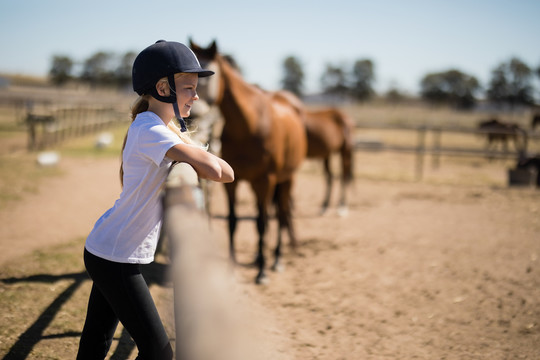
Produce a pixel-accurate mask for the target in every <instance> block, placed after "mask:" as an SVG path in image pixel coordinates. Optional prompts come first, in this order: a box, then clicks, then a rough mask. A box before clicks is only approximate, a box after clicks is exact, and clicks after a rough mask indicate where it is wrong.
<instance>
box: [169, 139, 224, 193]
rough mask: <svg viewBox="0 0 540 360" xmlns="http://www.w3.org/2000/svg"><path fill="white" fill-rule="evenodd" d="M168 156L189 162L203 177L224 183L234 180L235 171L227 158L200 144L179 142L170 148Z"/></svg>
mask: <svg viewBox="0 0 540 360" xmlns="http://www.w3.org/2000/svg"><path fill="white" fill-rule="evenodd" d="M166 156H167V157H168V158H169V159H172V160H175V161H178V162H185V163H188V164H189V165H191V166H192V167H193V169H195V171H196V172H197V174H198V175H199V177H200V178H202V179H208V180H213V181H217V182H222V183H228V182H233V181H234V171H233V169H232V168H231V166H230V165H229V164H228V163H227V162H226V161H225V160H223V159H221V158H219V157H217V156H215V155H214V154H211V153H209V152H207V151H206V150H204V149H202V148H200V147H199V146H196V145H189V144H178V145H175V146H173V147H172V148H170V149H169V150H168V151H167V153H166Z"/></svg>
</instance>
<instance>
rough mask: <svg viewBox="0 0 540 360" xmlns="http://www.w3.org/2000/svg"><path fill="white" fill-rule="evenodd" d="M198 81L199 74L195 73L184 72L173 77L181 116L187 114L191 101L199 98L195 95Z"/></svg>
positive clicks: (186, 115) (189, 110)
mask: <svg viewBox="0 0 540 360" xmlns="http://www.w3.org/2000/svg"><path fill="white" fill-rule="evenodd" d="M198 82H199V76H198V75H197V74H187V73H184V74H182V75H180V76H178V77H175V79H174V84H175V86H176V101H178V109H179V110H180V116H182V117H188V116H189V114H190V112H191V107H192V105H193V102H194V101H195V100H198V99H199V96H198V95H197V83H198Z"/></svg>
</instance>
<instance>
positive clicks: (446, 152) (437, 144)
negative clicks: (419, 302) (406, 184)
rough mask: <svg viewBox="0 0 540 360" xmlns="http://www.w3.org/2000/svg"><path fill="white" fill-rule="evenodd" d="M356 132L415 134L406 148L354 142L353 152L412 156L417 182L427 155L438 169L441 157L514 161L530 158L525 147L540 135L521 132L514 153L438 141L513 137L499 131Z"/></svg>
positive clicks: (434, 128)
mask: <svg viewBox="0 0 540 360" xmlns="http://www.w3.org/2000/svg"><path fill="white" fill-rule="evenodd" d="M356 128H357V129H359V130H362V129H364V130H398V131H412V132H416V134H417V135H416V144H410V145H397V144H387V143H384V142H381V141H378V140H369V139H357V141H356V143H355V150H357V151H372V152H375V151H391V152H402V153H413V154H415V155H416V160H415V176H416V179H417V180H420V179H421V178H422V176H423V169H424V159H425V156H426V155H431V157H432V164H433V167H435V168H436V167H438V166H439V164H440V158H441V156H454V157H484V158H488V159H516V160H517V159H518V158H519V157H520V156H522V157H530V156H533V155H534V154H531V153H529V152H528V149H529V145H530V144H531V143H533V142H536V141H538V140H540V133H535V132H531V131H526V130H524V131H523V137H524V142H523V149H522V151H521V152H520V151H518V150H517V149H508V150H502V149H501V150H499V149H494V148H486V147H484V148H479V147H477V148H472V147H457V146H443V145H442V137H443V134H450V133H458V134H469V135H471V136H483V137H486V136H487V135H488V134H490V133H491V134H494V133H495V134H501V135H513V134H514V133H512V132H509V131H500V130H483V129H472V128H466V127H458V126H447V127H442V126H413V125H410V126H409V125H400V126H397V125H381V124H359V125H357V126H356ZM428 133H431V135H432V136H431V138H432V142H431V143H430V144H428V142H427V140H426V139H427V135H428Z"/></svg>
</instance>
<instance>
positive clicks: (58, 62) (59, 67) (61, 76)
mask: <svg viewBox="0 0 540 360" xmlns="http://www.w3.org/2000/svg"><path fill="white" fill-rule="evenodd" d="M72 71H73V60H71V58H69V57H68V56H64V55H55V56H53V59H52V65H51V69H50V70H49V76H50V78H51V81H52V83H53V84H55V85H59V86H62V85H64V84H65V83H66V82H68V81H69V80H71V79H72V76H73V74H72Z"/></svg>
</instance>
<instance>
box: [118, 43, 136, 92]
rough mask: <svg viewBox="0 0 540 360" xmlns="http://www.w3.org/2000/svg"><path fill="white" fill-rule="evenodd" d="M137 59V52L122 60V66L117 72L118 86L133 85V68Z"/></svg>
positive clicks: (129, 53) (131, 52)
mask: <svg viewBox="0 0 540 360" xmlns="http://www.w3.org/2000/svg"><path fill="white" fill-rule="evenodd" d="M136 57H137V54H136V53H135V52H133V51H129V52H127V53H125V54H124V55H123V56H122V57H121V58H120V64H119V65H118V67H117V68H116V71H115V78H116V83H117V84H118V86H120V87H125V86H129V85H130V84H131V68H132V66H133V62H134V61H135V58H136Z"/></svg>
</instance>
